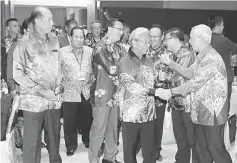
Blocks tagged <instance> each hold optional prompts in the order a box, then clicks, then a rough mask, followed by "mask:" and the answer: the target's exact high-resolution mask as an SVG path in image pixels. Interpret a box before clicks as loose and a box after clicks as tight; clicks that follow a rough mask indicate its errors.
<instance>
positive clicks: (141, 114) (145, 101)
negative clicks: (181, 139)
mask: <svg viewBox="0 0 237 163" xmlns="http://www.w3.org/2000/svg"><path fill="white" fill-rule="evenodd" d="M118 65H119V66H118V75H119V84H120V86H121V90H120V91H119V107H120V118H121V120H122V121H123V122H132V123H143V122H148V121H153V120H155V119H156V113H155V105H154V97H153V96H143V95H142V94H143V93H144V92H145V91H146V90H147V89H149V88H153V87H154V71H153V70H154V69H153V61H152V59H151V58H149V57H146V56H144V57H143V58H142V59H141V60H140V59H139V58H138V57H137V56H136V54H135V53H134V52H133V51H132V50H129V52H128V54H127V55H126V56H124V57H123V58H122V59H121V60H120V62H119V64H118Z"/></svg>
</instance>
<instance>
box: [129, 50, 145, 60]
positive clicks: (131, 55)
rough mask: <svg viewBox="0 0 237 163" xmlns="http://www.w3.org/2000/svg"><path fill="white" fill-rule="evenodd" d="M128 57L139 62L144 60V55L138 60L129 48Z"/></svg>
mask: <svg viewBox="0 0 237 163" xmlns="http://www.w3.org/2000/svg"><path fill="white" fill-rule="evenodd" d="M128 55H129V56H130V58H131V59H134V58H135V59H138V60H140V61H142V60H144V59H146V54H143V56H142V58H141V59H140V58H139V57H138V56H137V55H136V54H135V53H134V52H133V51H132V49H131V48H130V49H129V51H128Z"/></svg>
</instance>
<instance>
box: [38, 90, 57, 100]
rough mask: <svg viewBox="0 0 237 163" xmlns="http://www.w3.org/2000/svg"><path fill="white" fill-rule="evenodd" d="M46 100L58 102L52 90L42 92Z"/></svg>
mask: <svg viewBox="0 0 237 163" xmlns="http://www.w3.org/2000/svg"><path fill="white" fill-rule="evenodd" d="M40 94H42V95H43V96H44V97H45V98H46V99H48V100H52V101H56V100H57V99H58V98H57V96H55V94H54V91H51V90H43V91H41V92H40Z"/></svg>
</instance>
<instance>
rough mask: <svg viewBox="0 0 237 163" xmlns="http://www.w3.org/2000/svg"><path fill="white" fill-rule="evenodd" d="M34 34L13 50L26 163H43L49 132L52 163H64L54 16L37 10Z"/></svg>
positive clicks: (34, 13)
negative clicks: (43, 138)
mask: <svg viewBox="0 0 237 163" xmlns="http://www.w3.org/2000/svg"><path fill="white" fill-rule="evenodd" d="M31 20H32V23H33V31H32V32H31V33H29V34H27V35H25V36H23V38H22V39H20V40H19V41H18V42H17V45H16V47H15V49H14V51H13V78H14V80H15V81H16V82H17V83H18V84H19V85H20V103H19V109H21V110H23V116H24V123H23V125H24V136H23V142H24V143H23V150H24V154H23V162H24V163H40V159H41V134H42V129H43V128H44V130H45V132H47V133H48V141H47V149H48V152H49V161H50V162H51V163H61V162H62V160H61V157H60V155H59V145H60V127H61V125H60V110H59V108H60V107H61V100H60V95H58V96H56V95H55V92H54V91H55V89H56V87H57V86H56V83H57V77H58V74H59V73H58V56H59V54H58V53H59V43H58V39H57V37H56V36H55V35H54V34H52V33H51V32H50V31H51V29H52V25H53V20H52V13H51V12H50V11H49V9H47V8H44V7H37V8H35V9H34V11H33V12H32V14H31Z"/></svg>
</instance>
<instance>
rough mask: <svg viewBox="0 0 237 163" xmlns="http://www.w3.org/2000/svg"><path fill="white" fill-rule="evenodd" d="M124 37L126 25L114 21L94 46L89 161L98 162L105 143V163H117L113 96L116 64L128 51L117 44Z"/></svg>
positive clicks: (111, 21)
mask: <svg viewBox="0 0 237 163" xmlns="http://www.w3.org/2000/svg"><path fill="white" fill-rule="evenodd" d="M122 34H123V23H122V22H120V21H119V20H117V19H111V20H110V21H109V23H108V25H107V34H106V36H105V37H104V38H102V39H101V40H100V41H99V42H98V43H97V44H96V45H95V47H94V51H93V60H92V63H93V65H92V68H93V74H94V77H95V79H96V80H95V82H94V83H93V85H92V87H91V103H92V106H93V110H92V115H93V124H92V127H91V135H90V145H89V160H90V163H98V162H99V152H100V148H101V145H102V142H103V141H105V148H104V158H103V160H102V163H118V161H117V160H116V154H117V151H118V148H117V141H118V140H117V137H118V107H117V106H116V104H115V97H114V94H115V92H116V90H117V89H116V88H117V85H118V77H117V62H118V60H119V59H120V58H121V56H123V55H125V53H126V50H125V49H124V48H123V46H122V45H121V44H120V42H118V41H119V40H120V39H121V36H122Z"/></svg>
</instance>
